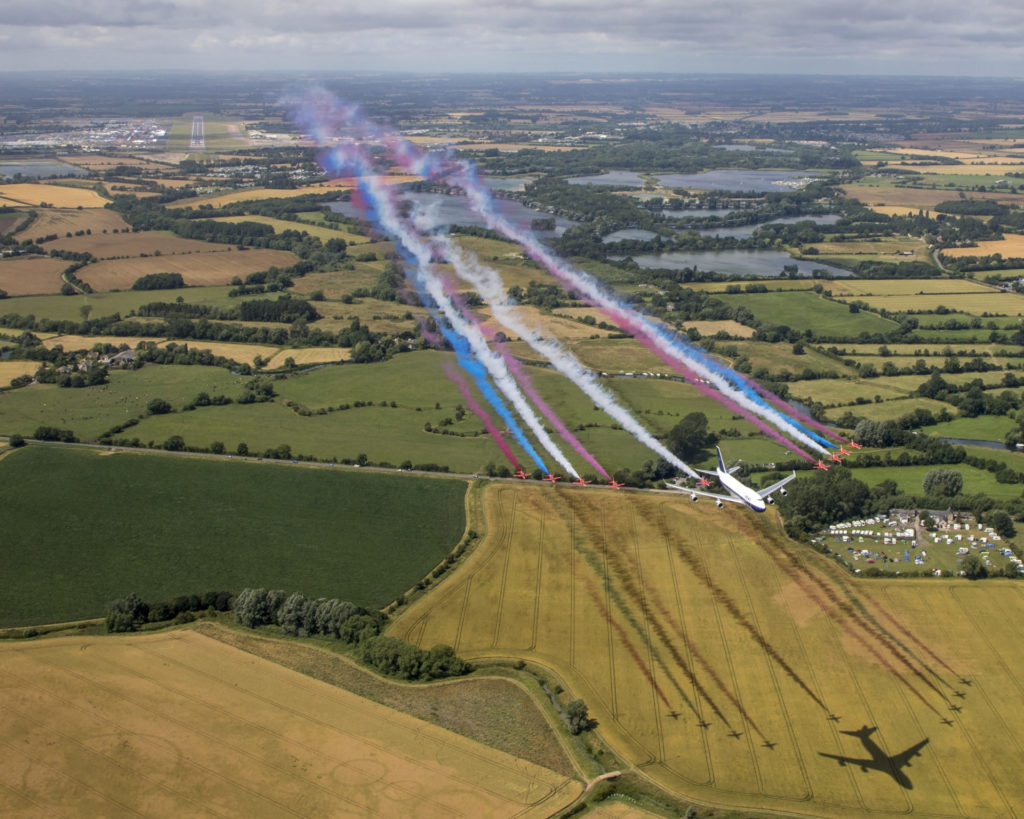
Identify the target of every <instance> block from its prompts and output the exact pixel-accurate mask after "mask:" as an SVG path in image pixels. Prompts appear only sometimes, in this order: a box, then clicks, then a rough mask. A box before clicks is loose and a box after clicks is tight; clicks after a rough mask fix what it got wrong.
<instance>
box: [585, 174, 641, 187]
mask: <svg viewBox="0 0 1024 819" xmlns="http://www.w3.org/2000/svg"><path fill="white" fill-rule="evenodd" d="M566 181H567V182H568V183H569V184H570V185H614V186H615V187H617V188H642V187H643V186H644V180H643V179H641V178H640V174H638V173H637V172H636V171H608V172H607V173H599V174H594V175H593V176H572V177H569V179H567V180H566Z"/></svg>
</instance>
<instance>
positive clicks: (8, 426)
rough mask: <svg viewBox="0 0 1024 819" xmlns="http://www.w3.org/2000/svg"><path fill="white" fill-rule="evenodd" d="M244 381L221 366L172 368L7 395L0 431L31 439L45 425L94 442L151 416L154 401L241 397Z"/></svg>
mask: <svg viewBox="0 0 1024 819" xmlns="http://www.w3.org/2000/svg"><path fill="white" fill-rule="evenodd" d="M244 382H245V379H244V378H242V377H241V376H237V375H232V374H231V373H230V372H229V371H228V370H225V369H222V368H220V367H191V366H189V367H186V366H179V365H173V364H170V365H162V366H150V367H143V368H142V369H141V370H113V371H111V373H110V383H108V384H103V385H101V386H97V387H87V388H84V389H67V388H63V387H58V386H56V385H54V384H35V385H32V386H30V387H23V388H22V389H20V390H13V391H12V392H9V393H6V394H5V395H4V396H3V400H2V401H0V430H2V431H3V432H4V433H6V434H13V433H15V432H17V433H20V434H21V435H24V436H30V435H32V433H33V432H34V431H35V429H36V427H38V426H40V425H42V424H45V425H49V426H56V427H60V428H61V429H70V430H73V431H74V433H75V434H76V435H77V436H78V437H79V438H80V439H81V440H83V441H89V440H94V439H96V438H97V437H98V436H99V435H101V434H102V433H103V432H105V431H106V430H108V429H110V428H111V427H113V426H115V425H117V424H120V423H123V422H124V421H126V420H128V419H129V418H135V417H138V416H140V415H145V413H146V405H147V404H148V403H149V402H150V400H151V399H153V398H163V399H164V400H165V401H168V402H170V404H171V406H172V407H173V408H174V409H176V410H177V409H180V408H181V407H182V406H183V405H185V404H187V403H189V402H190V401H191V400H192V399H193V398H195V397H196V395H197V394H198V393H200V392H206V393H208V394H209V395H211V396H215V395H226V396H227V397H229V398H232V399H234V398H237V397H238V396H239V395H241V393H242V390H243V387H242V385H243V384H244ZM197 412H200V410H197ZM194 414H195V413H174V414H173V415H171V416H168V417H170V418H177V419H181V418H186V417H188V416H191V415H194ZM126 434H129V437H132V434H131V433H126ZM160 440H161V441H163V440H164V439H163V438H161V439H160ZM211 440H212V439H211ZM206 443H209V442H206Z"/></svg>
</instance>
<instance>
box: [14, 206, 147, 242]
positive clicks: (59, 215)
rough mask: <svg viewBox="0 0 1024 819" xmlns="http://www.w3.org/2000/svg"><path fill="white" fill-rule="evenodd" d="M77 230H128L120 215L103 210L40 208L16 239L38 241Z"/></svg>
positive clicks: (96, 231)
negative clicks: (33, 219)
mask: <svg viewBox="0 0 1024 819" xmlns="http://www.w3.org/2000/svg"><path fill="white" fill-rule="evenodd" d="M79 230H83V231H84V230H91V231H92V232H93V233H102V232H103V231H104V230H107V231H114V230H118V231H121V230H128V223H127V222H125V220H124V219H122V218H121V214H119V213H114V211H112V210H107V209H105V208H83V209H82V210H79V209H78V208H41V209H40V210H37V211H36V218H35V221H33V222H32V224H30V225H29V226H28V227H26V228H25V229H24V230H22V231H19V232H18V238H19V239H39V238H41V237H43V236H51V235H53V234H54V233H56V234H57V235H58V236H64V235H65V234H67V233H76V232H77V231H79Z"/></svg>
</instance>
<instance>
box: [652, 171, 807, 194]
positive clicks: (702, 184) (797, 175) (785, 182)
mask: <svg viewBox="0 0 1024 819" xmlns="http://www.w3.org/2000/svg"><path fill="white" fill-rule="evenodd" d="M812 178H813V176H812V175H811V174H809V173H808V172H807V171H705V172H704V173H666V174H658V180H659V181H660V182H661V184H662V185H665V186H666V187H669V188H686V189H687V190H702V191H756V192H757V193H771V192H780V191H785V190H786V189H787V188H790V187H798V188H801V187H803V186H804V185H805V184H807V182H808V181H809V180H811V179H812Z"/></svg>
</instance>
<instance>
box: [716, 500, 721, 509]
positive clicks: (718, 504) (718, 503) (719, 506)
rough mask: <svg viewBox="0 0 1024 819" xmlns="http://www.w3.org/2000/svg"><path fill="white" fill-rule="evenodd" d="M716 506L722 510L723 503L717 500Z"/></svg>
mask: <svg viewBox="0 0 1024 819" xmlns="http://www.w3.org/2000/svg"><path fill="white" fill-rule="evenodd" d="M715 506H717V507H718V508H719V509H721V508H722V506H723V503H722V502H721V501H720V500H716V501H715Z"/></svg>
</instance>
